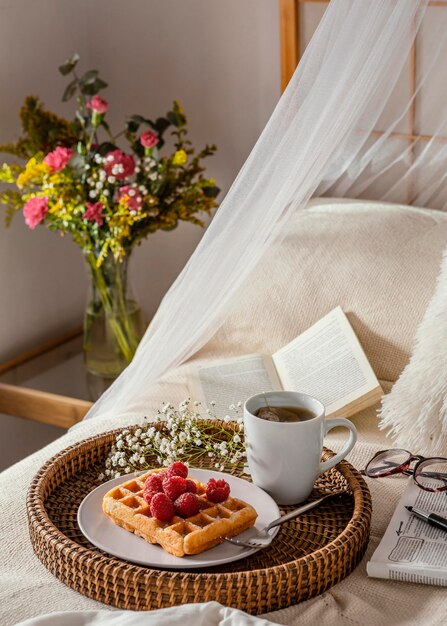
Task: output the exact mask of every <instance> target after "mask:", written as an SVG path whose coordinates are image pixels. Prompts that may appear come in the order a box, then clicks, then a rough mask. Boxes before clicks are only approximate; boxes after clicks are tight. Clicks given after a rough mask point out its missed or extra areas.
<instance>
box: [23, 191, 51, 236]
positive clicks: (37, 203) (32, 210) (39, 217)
mask: <svg viewBox="0 0 447 626" xmlns="http://www.w3.org/2000/svg"><path fill="white" fill-rule="evenodd" d="M47 213H48V198H47V197H46V196H42V197H41V198H37V197H34V198H30V199H29V200H28V201H27V202H26V203H25V206H24V207H23V216H24V218H25V224H26V225H27V226H29V227H30V228H33V229H34V228H36V226H37V225H38V224H40V223H41V222H43V220H44V219H45V215H46V214H47Z"/></svg>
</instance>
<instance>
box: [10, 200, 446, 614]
mask: <svg viewBox="0 0 447 626" xmlns="http://www.w3.org/2000/svg"><path fill="white" fill-rule="evenodd" d="M397 237H400V240H399V245H398V246H397V245H396V238H397ZM446 238H447V216H446V215H445V214H440V213H436V212H434V211H421V210H418V209H406V208H405V207H393V206H392V205H380V204H377V203H372V204H368V203H358V204H355V203H348V204H344V205H343V204H342V203H339V204H334V205H329V204H323V205H322V206H314V207H312V209H308V210H306V212H303V213H302V214H301V215H300V216H299V219H298V218H297V225H296V229H295V231H294V232H291V233H290V236H288V237H287V239H286V240H285V241H284V242H283V243H282V245H281V248H280V249H279V250H276V252H275V251H273V253H272V257H269V258H268V259H265V263H263V264H261V265H263V266H262V267H261V268H259V271H258V270H257V271H256V275H255V276H253V277H252V278H251V281H250V286H249V287H247V290H246V292H245V294H244V297H243V298H241V299H240V301H239V302H238V303H237V312H236V313H233V314H232V315H230V317H229V319H228V320H227V322H226V323H225V325H224V326H223V327H222V329H221V330H220V331H219V333H218V334H217V336H216V337H215V338H214V339H213V341H212V342H210V343H209V344H208V346H206V347H205V348H204V349H203V350H202V351H201V353H200V354H199V355H197V358H200V359H205V358H206V359H209V358H215V357H218V356H222V357H227V356H230V355H232V354H238V353H250V352H251V353H253V352H260V351H266V352H268V353H272V352H274V351H275V350H277V349H278V348H280V347H281V346H282V345H284V344H286V343H287V342H288V341H290V340H291V339H293V338H294V337H295V336H297V335H298V334H300V333H301V332H302V331H303V330H305V329H306V328H308V327H309V326H310V325H311V324H312V323H313V322H315V321H316V320H317V319H319V318H320V317H322V316H323V315H324V314H325V313H327V312H328V311H330V310H331V309H332V308H333V307H334V306H336V305H337V304H340V305H341V306H342V308H343V309H344V310H345V312H346V313H347V314H348V317H349V319H350V321H351V323H352V324H353V326H354V329H355V330H356V332H357V334H358V336H359V338H360V341H361V342H362V344H363V346H364V348H365V350H366V352H367V356H368V358H369V359H370V361H371V363H372V365H373V368H374V370H375V371H376V374H377V375H378V377H379V378H380V379H382V381H385V382H384V386H385V387H388V388H389V384H388V385H387V382H386V381H390V380H393V379H394V378H395V377H396V376H397V375H398V373H399V371H400V370H401V369H402V367H403V366H404V365H405V363H406V361H407V359H408V356H409V351H410V348H411V343H412V338H413V336H414V330H415V326H416V324H417V323H418V322H419V320H420V318H421V317H422V314H423V312H424V310H425V306H426V304H427V299H428V298H429V296H430V293H431V290H432V288H433V284H434V281H435V278H436V275H437V270H438V265H439V260H440V255H441V251H442V249H443V247H444V245H445V241H446ZM312 252H314V256H312ZM337 281H338V282H337ZM266 285H271V289H266ZM410 289H412V293H411V297H409V290H410ZM262 294H264V295H263V298H264V300H262V297H261V296H262ZM409 302H411V306H407V305H408V303H409ZM253 310H255V311H256V316H255V317H256V326H254V325H253V324H254V322H253V319H254V316H253V314H252V313H253ZM187 395H188V392H187V389H186V386H185V370H184V368H180V369H179V370H177V372H174V373H171V374H170V375H169V376H168V377H166V378H165V379H164V381H163V382H161V383H159V384H157V385H156V386H155V387H154V388H153V393H152V394H151V398H152V401H151V406H148V407H147V415H148V416H150V414H151V412H153V411H154V410H155V409H157V408H158V407H159V406H160V405H161V404H162V403H163V402H165V401H170V402H176V401H180V400H183V399H184V398H185V397H187ZM353 421H354V423H355V424H356V426H357V427H358V429H359V435H360V437H359V443H358V444H357V445H356V446H355V448H354V450H353V451H352V453H351V455H350V456H349V457H348V460H349V461H350V462H351V463H353V465H354V466H355V467H357V468H361V467H363V466H364V465H365V462H366V461H367V460H368V459H369V458H370V457H371V456H372V454H373V453H374V452H375V451H376V450H377V449H380V448H383V447H392V444H391V443H390V442H389V441H384V436H383V434H381V433H380V432H379V430H378V429H377V418H376V417H375V411H374V409H370V410H368V411H365V412H363V413H360V414H358V415H357V416H355V417H354V418H353ZM120 425H123V426H124V425H125V424H124V423H123V421H122V419H120V418H115V419H108V420H104V421H96V420H88V421H86V422H83V423H82V424H80V425H78V426H77V427H76V428H75V429H73V430H72V431H71V432H69V433H67V434H66V435H65V436H64V437H62V438H60V439H58V440H57V441H55V442H53V443H52V444H50V445H49V446H47V447H46V448H44V449H42V450H40V451H38V452H36V453H35V454H33V455H32V456H30V457H28V458H27V459H24V460H23V461H21V462H20V463H18V464H17V465H15V466H13V467H11V468H10V469H8V470H7V471H5V472H3V474H1V475H0V528H1V542H0V625H1V626H11V625H13V624H16V623H17V622H19V621H22V620H25V619H27V618H31V617H35V616H37V615H40V614H43V613H48V612H50V611H70V610H71V611H73V610H82V611H87V610H97V609H104V608H107V607H104V606H103V605H100V604H99V603H97V602H95V601H93V600H89V599H88V598H86V597H84V596H82V595H80V594H78V593H77V592H75V591H73V590H71V589H69V588H67V587H66V586H65V585H63V584H62V583H61V582H59V580H57V579H56V578H55V577H54V576H53V575H52V574H50V573H49V572H48V571H47V570H46V569H45V568H44V566H43V565H41V563H40V561H39V560H38V559H37V557H35V556H34V553H33V550H32V547H31V544H30V541H29V538H28V529H27V518H26V510H25V500H26V493H27V489H28V485H29V483H30V481H31V479H32V477H33V476H34V474H35V473H36V472H37V471H38V469H39V468H40V467H41V465H42V464H43V463H44V462H45V461H46V460H47V459H48V458H50V457H51V456H52V455H53V454H55V453H56V452H58V451H60V450H61V449H63V448H65V447H66V446H68V445H70V444H73V443H75V442H77V441H79V440H81V439H84V438H86V437H89V436H91V435H93V434H96V433H101V432H104V431H106V430H110V429H112V428H116V427H117V426H120ZM344 436H345V433H344V432H343V431H340V433H337V432H335V433H333V434H331V436H330V437H328V439H327V444H328V446H329V447H331V448H333V449H334V450H336V449H338V448H340V447H341V445H342V442H343V437H344ZM369 486H370V489H371V493H372V497H373V517H372V531H371V540H370V543H369V546H368V550H367V553H366V555H365V557H364V559H363V561H362V562H361V563H360V564H359V566H358V567H357V568H356V570H355V571H354V572H353V573H352V574H351V575H350V576H349V577H348V578H347V579H345V580H344V581H342V582H341V583H340V584H338V585H336V586H335V587H333V588H332V589H330V590H329V591H327V592H326V593H324V594H323V595H321V596H319V597H317V598H315V599H312V600H310V601H307V602H304V603H302V604H300V605H298V606H293V607H290V608H288V609H285V610H282V611H278V612H275V613H272V614H270V615H267V616H266V617H267V618H270V619H271V620H272V621H273V622H276V623H280V624H291V625H294V624H297V625H298V624H300V625H302V624H309V625H311V626H314V625H318V626H337V625H339V624H340V625H358V626H387V625H390V626H391V625H393V626H394V625H415V626H416V625H417V626H434V625H441V624H447V593H446V590H445V589H443V588H436V587H430V586H424V585H415V584H410V583H398V582H388V581H384V580H376V579H370V578H368V577H367V575H366V562H367V560H368V559H369V558H370V557H371V555H372V553H373V551H374V550H375V548H376V546H377V544H378V542H379V541H380V538H381V536H382V535H383V533H384V531H385V528H386V526H387V524H388V522H389V520H390V518H391V515H392V512H393V510H394V508H395V505H396V503H397V501H398V499H399V497H400V495H401V493H402V491H403V489H404V486H405V479H402V478H387V479H381V480H376V481H372V480H370V483H369ZM110 610H113V609H110Z"/></svg>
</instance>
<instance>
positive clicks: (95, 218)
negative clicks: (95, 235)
mask: <svg viewBox="0 0 447 626" xmlns="http://www.w3.org/2000/svg"><path fill="white" fill-rule="evenodd" d="M85 205H86V207H87V210H86V212H85V213H84V219H85V220H90V221H91V222H96V223H97V224H98V226H102V225H103V224H104V218H103V216H102V212H103V209H104V205H103V203H102V202H86V203H85Z"/></svg>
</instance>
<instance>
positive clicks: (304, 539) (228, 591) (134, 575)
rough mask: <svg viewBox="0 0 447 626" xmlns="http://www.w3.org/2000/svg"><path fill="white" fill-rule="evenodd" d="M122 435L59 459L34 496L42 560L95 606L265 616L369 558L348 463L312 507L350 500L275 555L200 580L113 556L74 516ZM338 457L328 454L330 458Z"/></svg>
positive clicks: (280, 539)
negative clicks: (203, 605) (194, 606)
mask: <svg viewBox="0 0 447 626" xmlns="http://www.w3.org/2000/svg"><path fill="white" fill-rule="evenodd" d="M117 432H119V431H112V432H110V433H106V434H104V435H101V436H97V437H92V438H90V439H86V440H84V441H82V442H80V443H78V444H76V445H74V446H71V447H69V448H67V449H66V450H64V451H62V452H60V453H59V454H57V455H56V456H54V457H53V458H52V459H50V460H49V461H48V462H47V463H46V464H45V465H44V466H43V467H42V468H41V470H40V471H39V472H38V474H37V475H36V476H35V478H34V479H33V482H32V483H31V486H30V489H29V492H28V499H27V510H28V520H29V531H30V537H31V542H32V545H33V548H34V551H35V553H36V554H37V556H38V557H39V559H40V560H41V561H42V563H43V564H44V565H45V567H47V568H48V569H49V570H50V572H52V573H53V574H54V575H55V576H57V578H59V579H60V580H61V581H62V582H64V583H65V584H66V585H68V586H69V587H71V588H72V589H75V590H76V591H78V592H80V593H82V594H84V595H86V596H88V597H89V598H93V599H94V600H98V601H99V602H103V603H105V604H107V605H113V606H116V607H120V608H125V609H133V610H147V609H156V608H162V607H168V606H173V605H175V604H184V603H188V602H205V601H208V600H217V601H218V602H221V603H222V604H224V605H227V606H232V607H236V608H239V609H242V610H245V611H247V612H249V613H252V614H260V613H265V612H268V611H273V610H276V609H281V608H285V607H288V606H290V605H292V604H296V603H298V602H301V601H303V600H307V599H308V598H311V597H313V596H316V595H318V594H320V593H322V592H323V591H325V590H326V589H328V588H329V587H332V585H335V584H336V583H338V582H339V581H341V580H342V579H343V578H345V577H346V576H347V575H348V574H349V573H350V572H351V571H352V570H353V569H354V567H355V566H356V565H357V563H358V562H359V561H360V559H361V558H362V556H363V554H364V552H365V550H366V546H367V543H368V538H369V529H370V519H371V497H370V494H369V490H368V487H367V486H366V484H365V482H364V480H363V479H362V477H361V476H360V474H359V473H358V472H357V470H355V469H354V468H353V467H352V466H351V465H350V464H349V463H347V462H345V461H343V462H342V463H340V464H339V465H338V466H337V468H336V469H332V470H330V471H329V472H327V473H326V474H325V475H324V476H323V477H321V478H320V479H319V481H318V482H317V484H316V487H315V490H314V492H313V494H312V496H311V498H312V497H317V495H318V494H321V492H324V493H327V492H331V491H337V492H339V491H341V490H346V495H343V496H342V497H341V498H337V499H334V500H329V501H328V502H327V503H324V504H323V505H321V506H320V507H318V508H317V509H314V510H312V511H309V512H308V513H306V514H303V515H301V516H300V517H298V518H297V519H295V520H293V521H291V522H288V523H286V524H284V525H283V526H281V527H280V531H279V533H278V535H277V536H276V538H275V540H274V542H273V543H272V545H271V546H270V547H269V548H268V549H266V550H261V551H259V552H257V553H256V554H254V555H252V556H250V557H247V558H246V559H244V560H241V561H238V562H235V563H230V564H227V565H222V566H216V567H213V568H209V569H207V570H201V571H200V572H197V570H195V571H187V570H186V569H185V571H184V572H183V571H178V570H177V571H175V572H174V571H166V570H156V569H150V568H147V567H140V566H137V565H134V564H131V563H127V562H125V561H120V560H119V559H116V558H113V557H110V556H109V555H107V554H105V553H104V552H102V551H101V550H99V549H97V548H96V547H95V546H93V545H92V544H90V543H89V542H88V540H87V539H86V538H85V537H84V536H83V535H82V533H81V531H80V530H79V527H78V525H77V521H76V514H77V509H78V507H79V504H80V503H81V501H82V500H83V498H84V497H85V496H86V495H87V494H88V493H89V492H90V491H91V490H92V489H94V488H95V487H97V486H98V484H99V482H98V478H97V476H98V474H99V473H100V472H101V471H102V469H103V465H104V459H105V457H106V455H107V453H108V451H109V449H110V446H111V444H112V442H113V440H114V438H115V436H116V434H117ZM331 455H332V453H331V452H329V451H325V452H324V457H325V458H328V457H330V456H331ZM202 461H203V462H202V463H200V461H199V462H197V463H195V465H197V466H202V467H206V466H207V457H202ZM287 510H289V509H287V507H286V508H284V511H287ZM186 566H187V564H186V562H185V568H186Z"/></svg>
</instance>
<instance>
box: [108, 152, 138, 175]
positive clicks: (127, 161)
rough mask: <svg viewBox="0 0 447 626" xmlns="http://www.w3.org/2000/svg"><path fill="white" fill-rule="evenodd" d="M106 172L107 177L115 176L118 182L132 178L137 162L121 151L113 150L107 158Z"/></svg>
mask: <svg viewBox="0 0 447 626" xmlns="http://www.w3.org/2000/svg"><path fill="white" fill-rule="evenodd" d="M104 170H105V172H106V174H107V176H114V177H115V178H117V179H118V180H122V179H123V178H127V177H128V176H132V174H133V173H134V171H135V161H134V160H133V157H131V156H130V154H125V153H124V152H121V150H113V152H109V154H108V155H107V156H106V162H105V164H104ZM109 182H110V181H109Z"/></svg>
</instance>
